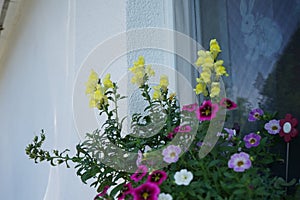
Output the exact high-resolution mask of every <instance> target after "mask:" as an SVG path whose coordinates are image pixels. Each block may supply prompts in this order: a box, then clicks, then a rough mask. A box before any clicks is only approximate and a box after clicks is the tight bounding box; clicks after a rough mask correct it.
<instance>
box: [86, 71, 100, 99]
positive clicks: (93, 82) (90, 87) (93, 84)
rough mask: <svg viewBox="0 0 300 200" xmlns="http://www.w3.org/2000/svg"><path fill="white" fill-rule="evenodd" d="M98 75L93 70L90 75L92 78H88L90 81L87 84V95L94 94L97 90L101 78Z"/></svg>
mask: <svg viewBox="0 0 300 200" xmlns="http://www.w3.org/2000/svg"><path fill="white" fill-rule="evenodd" d="M98 77H99V76H98V74H97V73H96V72H95V71H94V70H92V71H91V73H90V76H89V78H88V81H87V82H86V83H85V86H86V90H85V94H93V93H94V92H95V90H96V88H97V85H98V82H99V78H98Z"/></svg>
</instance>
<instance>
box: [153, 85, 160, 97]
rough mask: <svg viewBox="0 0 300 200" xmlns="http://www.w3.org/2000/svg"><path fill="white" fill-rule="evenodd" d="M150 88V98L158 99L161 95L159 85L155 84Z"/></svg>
mask: <svg viewBox="0 0 300 200" xmlns="http://www.w3.org/2000/svg"><path fill="white" fill-rule="evenodd" d="M152 88H153V90H154V91H153V96H152V98H153V99H155V100H158V99H160V97H161V91H160V86H159V85H157V86H153V87H152Z"/></svg>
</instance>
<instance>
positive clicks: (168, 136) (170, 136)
mask: <svg viewBox="0 0 300 200" xmlns="http://www.w3.org/2000/svg"><path fill="white" fill-rule="evenodd" d="M174 135H175V133H173V132H169V133H168V135H167V138H168V139H170V140H171V139H173V138H174Z"/></svg>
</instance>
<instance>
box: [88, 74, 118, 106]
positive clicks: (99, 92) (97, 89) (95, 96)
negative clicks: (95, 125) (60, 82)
mask: <svg viewBox="0 0 300 200" xmlns="http://www.w3.org/2000/svg"><path fill="white" fill-rule="evenodd" d="M112 88H114V84H113V82H112V81H111V80H110V74H107V75H106V76H105V77H104V78H103V80H102V83H101V79H99V76H98V74H97V73H96V72H95V71H94V70H92V71H91V74H90V76H89V79H88V81H87V83H86V91H85V93H86V94H87V95H88V96H89V98H90V103H89V104H90V107H95V108H98V109H99V110H102V109H103V108H104V107H105V106H108V97H107V94H108V93H107V91H108V90H109V89H112Z"/></svg>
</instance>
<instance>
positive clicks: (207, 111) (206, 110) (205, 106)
mask: <svg viewBox="0 0 300 200" xmlns="http://www.w3.org/2000/svg"><path fill="white" fill-rule="evenodd" d="M218 110H219V106H218V104H213V103H212V102H211V101H210V100H207V101H204V102H203V103H202V104H201V106H200V107H199V108H197V110H196V116H197V118H198V119H199V121H205V120H212V119H213V118H215V117H216V115H217V112H218Z"/></svg>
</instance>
